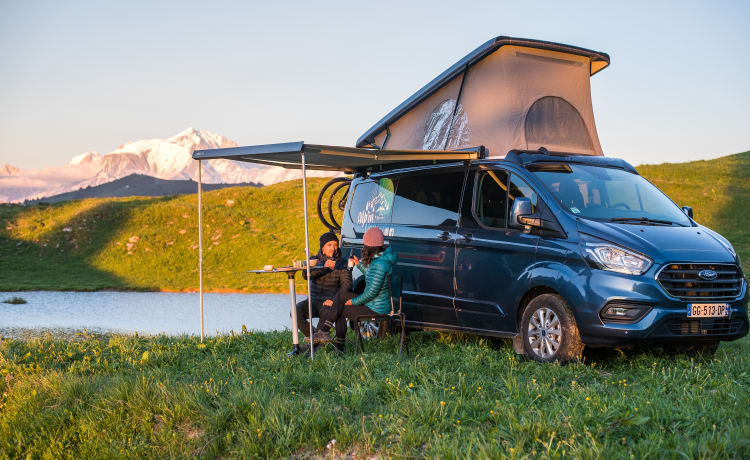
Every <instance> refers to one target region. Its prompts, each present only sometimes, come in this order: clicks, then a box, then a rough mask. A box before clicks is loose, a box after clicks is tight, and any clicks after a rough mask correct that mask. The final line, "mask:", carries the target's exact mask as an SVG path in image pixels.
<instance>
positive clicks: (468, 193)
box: [459, 171, 479, 228]
mask: <svg viewBox="0 0 750 460" xmlns="http://www.w3.org/2000/svg"><path fill="white" fill-rule="evenodd" d="M476 178H477V172H476V171H471V172H469V175H468V176H467V177H466V186H465V187H464V196H463V198H462V201H461V221H460V223H459V225H460V226H461V227H464V228H477V227H479V224H478V223H477V221H476V219H475V218H474V213H473V212H472V209H473V208H472V205H473V204H474V203H473V202H472V198H473V196H474V182H475V181H476Z"/></svg>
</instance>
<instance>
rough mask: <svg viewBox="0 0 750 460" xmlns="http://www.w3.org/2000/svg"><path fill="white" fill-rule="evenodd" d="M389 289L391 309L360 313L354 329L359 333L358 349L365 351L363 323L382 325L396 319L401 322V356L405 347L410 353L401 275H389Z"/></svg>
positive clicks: (399, 353) (355, 320) (356, 318)
mask: <svg viewBox="0 0 750 460" xmlns="http://www.w3.org/2000/svg"><path fill="white" fill-rule="evenodd" d="M388 290H389V291H390V293H391V311H390V312H388V313H384V314H380V315H359V316H356V317H355V318H354V331H355V333H356V334H357V349H358V350H360V351H362V352H364V351H365V346H364V343H363V340H362V325H361V323H363V322H372V323H377V324H379V325H381V327H382V323H384V322H387V323H388V324H389V325H392V324H393V321H394V320H399V321H400V322H401V342H400V343H399V348H398V355H399V356H401V354H402V352H403V350H404V347H406V354H409V344H408V342H407V340H406V315H405V314H404V312H403V310H402V308H401V307H402V298H401V297H402V296H401V277H400V276H399V275H394V274H391V275H389V276H388ZM396 304H398V310H396Z"/></svg>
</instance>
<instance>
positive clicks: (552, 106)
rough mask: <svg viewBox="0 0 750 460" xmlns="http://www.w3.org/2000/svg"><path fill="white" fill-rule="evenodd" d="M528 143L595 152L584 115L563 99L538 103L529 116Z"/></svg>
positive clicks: (552, 98)
mask: <svg viewBox="0 0 750 460" xmlns="http://www.w3.org/2000/svg"><path fill="white" fill-rule="evenodd" d="M525 131H526V143H527V144H536V145H540V146H545V145H547V146H565V147H570V148H572V149H575V150H587V151H588V150H593V149H594V148H593V146H592V143H591V137H589V133H588V131H587V130H586V124H585V123H584V122H583V118H581V114H580V113H578V111H577V110H576V109H575V107H573V106H572V105H571V104H570V103H569V102H568V101H566V100H565V99H563V98H561V97H556V96H545V97H542V98H540V99H538V100H537V101H536V102H534V104H533V105H532V106H531V108H530V109H529V112H528V113H527V114H526V121H525Z"/></svg>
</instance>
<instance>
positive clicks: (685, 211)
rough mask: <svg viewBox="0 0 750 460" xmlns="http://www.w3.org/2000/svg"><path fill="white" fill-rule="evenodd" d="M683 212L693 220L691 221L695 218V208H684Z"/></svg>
mask: <svg viewBox="0 0 750 460" xmlns="http://www.w3.org/2000/svg"><path fill="white" fill-rule="evenodd" d="M682 212H684V213H685V214H687V216H688V217H689V218H691V219H692V218H693V208H691V207H690V206H683V207H682Z"/></svg>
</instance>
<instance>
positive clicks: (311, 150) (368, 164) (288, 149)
mask: <svg viewBox="0 0 750 460" xmlns="http://www.w3.org/2000/svg"><path fill="white" fill-rule="evenodd" d="M484 156H485V148H484V147H483V146H479V147H472V148H469V149H463V150H382V149H371V148H357V147H341V146H335V145H317V144H305V143H304V142H287V143H283V144H266V145H251V146H247V147H232V148H226V149H209V150H196V151H194V152H193V159H195V160H198V277H199V281H198V286H199V287H198V291H199V296H200V316H201V342H203V337H204V324H203V186H202V179H201V164H202V163H203V161H204V160H218V159H226V160H232V161H245V162H248V163H259V164H263V165H269V166H280V167H282V168H290V169H301V170H302V205H303V210H304V219H305V222H304V224H305V260H310V230H309V227H308V214H307V170H308V169H316V170H319V171H340V172H344V173H350V174H351V173H355V172H367V171H373V170H378V169H382V168H383V167H384V166H386V165H394V164H402V165H408V164H413V163H419V164H424V163H429V162H438V161H463V160H477V159H480V158H484ZM310 280H311V278H310V266H309V265H307V300H308V302H307V308H308V318H312V300H311V296H310V292H311V285H310ZM292 294H293V293H292ZM290 309H291V311H290V315H291V317H292V344H293V346H294V348H293V352H294V353H295V354H296V353H299V352H300V350H301V348H300V345H299V334H298V332H297V327H298V326H297V310H296V307H295V301H292V302H291V305H290ZM312 335H313V328H312V321H310V336H311V337H312ZM314 355H315V352H314V347H313V343H312V341H311V342H310V358H312V357H313V356H314Z"/></svg>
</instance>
